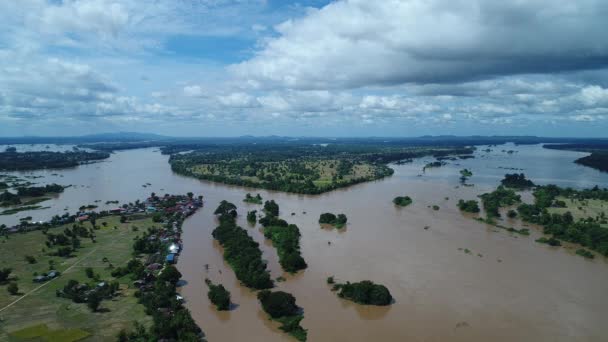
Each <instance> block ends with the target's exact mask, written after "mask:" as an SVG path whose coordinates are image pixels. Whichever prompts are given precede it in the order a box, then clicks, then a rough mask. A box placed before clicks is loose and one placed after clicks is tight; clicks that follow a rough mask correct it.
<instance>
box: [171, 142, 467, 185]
mask: <svg viewBox="0 0 608 342" xmlns="http://www.w3.org/2000/svg"><path fill="white" fill-rule="evenodd" d="M188 147H189V148H188V149H189V150H192V149H195V151H193V152H190V153H184V154H172V155H171V157H170V159H169V162H170V164H171V168H172V170H173V171H175V172H177V173H180V174H184V175H188V176H193V177H196V178H199V179H205V180H210V181H214V182H221V183H226V184H234V185H241V186H248V187H256V188H264V189H269V190H279V191H286V192H293V193H302V194H320V193H323V192H326V191H331V190H334V189H338V188H341V187H346V186H349V185H352V184H358V183H361V182H366V181H371V180H375V179H380V178H383V177H387V176H390V175H392V174H393V172H394V171H393V170H392V169H391V168H390V167H388V165H387V164H388V163H390V162H393V161H399V160H404V159H410V158H415V157H421V156H425V155H437V156H440V155H447V154H470V153H472V151H473V149H471V148H445V147H439V148H426V147H425V148H420V147H411V146H387V145H386V144H383V145H376V144H361V145H356V144H330V145H327V146H318V145H311V144H297V143H290V144H273V143H268V144H255V145H251V144H241V145H230V146H201V145H197V146H188ZM183 148H185V146H183V147H175V148H172V147H166V148H164V149H163V153H175V152H177V151H183Z"/></svg>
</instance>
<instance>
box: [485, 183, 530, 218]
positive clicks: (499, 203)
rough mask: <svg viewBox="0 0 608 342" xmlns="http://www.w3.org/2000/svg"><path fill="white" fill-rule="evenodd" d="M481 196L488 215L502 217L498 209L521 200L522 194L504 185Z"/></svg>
mask: <svg viewBox="0 0 608 342" xmlns="http://www.w3.org/2000/svg"><path fill="white" fill-rule="evenodd" d="M479 197H480V198H481V202H482V204H483V209H484V210H485V211H486V215H487V216H488V217H489V218H493V217H500V213H499V211H498V210H499V209H500V208H501V207H505V206H510V205H513V204H515V203H518V202H521V196H519V195H518V194H516V193H515V191H513V190H511V189H507V188H505V187H504V186H502V185H501V186H499V187H498V188H497V189H496V190H494V191H492V192H490V193H485V194H483V195H481V196H479Z"/></svg>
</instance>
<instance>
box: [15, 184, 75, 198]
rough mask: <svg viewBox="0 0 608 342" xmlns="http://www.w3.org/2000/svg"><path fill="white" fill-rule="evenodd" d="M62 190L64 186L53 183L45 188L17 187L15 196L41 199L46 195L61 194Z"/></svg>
mask: <svg viewBox="0 0 608 342" xmlns="http://www.w3.org/2000/svg"><path fill="white" fill-rule="evenodd" d="M64 189H65V187H64V186H61V185H59V184H54V183H53V184H47V185H45V186H31V187H19V188H17V195H19V196H21V197H41V196H44V195H46V194H58V193H62V192H63V190H64Z"/></svg>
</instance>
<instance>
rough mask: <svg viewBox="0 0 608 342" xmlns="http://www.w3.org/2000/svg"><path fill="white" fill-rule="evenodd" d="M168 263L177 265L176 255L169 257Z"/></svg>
mask: <svg viewBox="0 0 608 342" xmlns="http://www.w3.org/2000/svg"><path fill="white" fill-rule="evenodd" d="M166 261H167V263H168V264H174V263H175V254H173V253H171V254H169V255H167V259H166Z"/></svg>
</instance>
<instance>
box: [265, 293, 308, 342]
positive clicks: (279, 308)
mask: <svg viewBox="0 0 608 342" xmlns="http://www.w3.org/2000/svg"><path fill="white" fill-rule="evenodd" d="M257 297H258V300H259V301H260V304H262V308H263V309H264V312H266V313H267V314H268V315H269V316H270V318H271V319H272V320H275V321H277V322H279V323H281V326H280V327H279V329H281V330H283V331H284V332H286V333H288V334H289V335H291V336H293V337H295V338H296V339H297V340H298V341H306V338H307V331H306V329H304V328H302V326H301V325H300V322H301V321H302V319H304V315H303V314H302V310H301V309H300V308H299V307H298V306H297V305H296V298H295V297H294V296H293V295H292V294H290V293H287V292H283V291H274V292H271V291H269V290H263V291H260V292H259V293H258V295H257Z"/></svg>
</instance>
